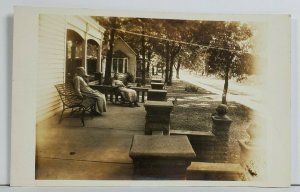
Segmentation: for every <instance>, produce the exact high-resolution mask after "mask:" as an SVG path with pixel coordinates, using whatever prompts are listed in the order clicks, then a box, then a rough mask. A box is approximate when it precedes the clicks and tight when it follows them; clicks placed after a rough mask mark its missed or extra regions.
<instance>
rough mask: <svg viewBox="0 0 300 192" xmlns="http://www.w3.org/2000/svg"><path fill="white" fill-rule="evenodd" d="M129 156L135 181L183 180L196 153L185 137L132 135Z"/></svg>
mask: <svg viewBox="0 0 300 192" xmlns="http://www.w3.org/2000/svg"><path fill="white" fill-rule="evenodd" d="M129 156H130V157H131V158H132V160H133V165H134V179H186V170H187V167H188V166H189V165H190V164H191V161H192V160H193V159H194V158H195V157H196V154H195V152H194V150H193V148H192V146H191V144H190V142H189V140H188V138H187V136H183V135H180V136H179V135H176V136H160V135H135V136H134V137H133V140H132V145H131V148H130V152H129Z"/></svg>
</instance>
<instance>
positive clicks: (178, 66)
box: [176, 57, 181, 79]
mask: <svg viewBox="0 0 300 192" xmlns="http://www.w3.org/2000/svg"><path fill="white" fill-rule="evenodd" d="M180 65H181V58H180V57H179V59H178V63H177V67H176V78H177V79H179V78H180V77H179V70H180Z"/></svg>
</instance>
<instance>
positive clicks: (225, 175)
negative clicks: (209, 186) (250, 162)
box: [187, 162, 244, 181]
mask: <svg viewBox="0 0 300 192" xmlns="http://www.w3.org/2000/svg"><path fill="white" fill-rule="evenodd" d="M243 173H244V170H243V168H242V166H241V165H240V164H233V163H208V162H192V163H191V165H190V166H189V167H188V168H187V179H188V180H223V181H240V180H243Z"/></svg>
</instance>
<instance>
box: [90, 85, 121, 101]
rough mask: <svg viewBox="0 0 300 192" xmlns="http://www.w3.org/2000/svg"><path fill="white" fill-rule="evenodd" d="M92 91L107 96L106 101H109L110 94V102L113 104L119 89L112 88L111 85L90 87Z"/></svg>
mask: <svg viewBox="0 0 300 192" xmlns="http://www.w3.org/2000/svg"><path fill="white" fill-rule="evenodd" d="M89 86H90V87H91V88H92V89H94V90H97V91H99V92H101V93H103V94H104V95H105V99H106V100H108V94H109V100H110V101H111V102H114V95H115V92H116V89H117V87H114V86H111V85H89Z"/></svg>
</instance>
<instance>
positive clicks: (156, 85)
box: [151, 82, 165, 89]
mask: <svg viewBox="0 0 300 192" xmlns="http://www.w3.org/2000/svg"><path fill="white" fill-rule="evenodd" d="M164 86H165V84H164V83H152V82H151V88H152V89H163V88H164Z"/></svg>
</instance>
